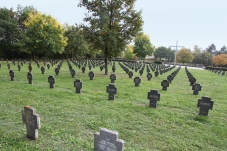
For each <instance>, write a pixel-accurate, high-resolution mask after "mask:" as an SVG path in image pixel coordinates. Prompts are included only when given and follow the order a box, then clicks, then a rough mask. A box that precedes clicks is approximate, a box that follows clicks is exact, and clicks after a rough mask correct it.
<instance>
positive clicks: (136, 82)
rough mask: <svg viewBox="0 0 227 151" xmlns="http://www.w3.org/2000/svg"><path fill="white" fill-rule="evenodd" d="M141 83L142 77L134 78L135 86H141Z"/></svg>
mask: <svg viewBox="0 0 227 151" xmlns="http://www.w3.org/2000/svg"><path fill="white" fill-rule="evenodd" d="M140 82H141V79H140V77H135V78H134V83H135V86H136V87H138V86H139V84H140Z"/></svg>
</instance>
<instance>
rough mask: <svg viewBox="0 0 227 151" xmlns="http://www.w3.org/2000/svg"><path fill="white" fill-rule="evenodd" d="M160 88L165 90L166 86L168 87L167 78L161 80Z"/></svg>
mask: <svg viewBox="0 0 227 151" xmlns="http://www.w3.org/2000/svg"><path fill="white" fill-rule="evenodd" d="M161 86H162V90H167V87H169V82H168V81H167V80H163V81H162V82H161Z"/></svg>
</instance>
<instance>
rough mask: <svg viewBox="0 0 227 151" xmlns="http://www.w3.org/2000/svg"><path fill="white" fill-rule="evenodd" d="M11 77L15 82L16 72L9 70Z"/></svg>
mask: <svg viewBox="0 0 227 151" xmlns="http://www.w3.org/2000/svg"><path fill="white" fill-rule="evenodd" d="M9 75H10V78H11V81H14V72H13V70H9Z"/></svg>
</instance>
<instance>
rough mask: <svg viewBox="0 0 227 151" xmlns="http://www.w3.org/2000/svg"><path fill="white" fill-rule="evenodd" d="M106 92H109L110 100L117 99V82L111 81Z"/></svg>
mask: <svg viewBox="0 0 227 151" xmlns="http://www.w3.org/2000/svg"><path fill="white" fill-rule="evenodd" d="M106 92H107V93H108V94H109V96H108V99H109V100H115V94H117V87H116V86H115V84H112V83H110V84H109V85H108V86H106Z"/></svg>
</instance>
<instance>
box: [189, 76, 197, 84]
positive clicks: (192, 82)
mask: <svg viewBox="0 0 227 151" xmlns="http://www.w3.org/2000/svg"><path fill="white" fill-rule="evenodd" d="M189 82H190V86H192V85H193V84H195V82H196V78H194V77H191V78H190V79H189Z"/></svg>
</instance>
